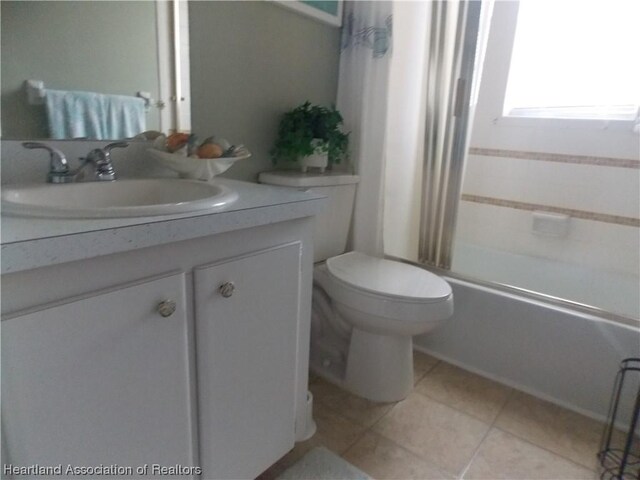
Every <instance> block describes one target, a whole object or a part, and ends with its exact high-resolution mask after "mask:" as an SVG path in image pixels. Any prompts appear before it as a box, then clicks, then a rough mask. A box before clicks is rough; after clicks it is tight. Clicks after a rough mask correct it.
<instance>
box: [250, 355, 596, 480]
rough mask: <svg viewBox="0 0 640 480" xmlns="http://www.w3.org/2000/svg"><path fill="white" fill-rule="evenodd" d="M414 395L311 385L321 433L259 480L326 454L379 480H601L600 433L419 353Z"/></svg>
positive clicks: (313, 381)
mask: <svg viewBox="0 0 640 480" xmlns="http://www.w3.org/2000/svg"><path fill="white" fill-rule="evenodd" d="M414 358H415V367H416V368H415V384H416V387H415V390H414V392H412V393H411V394H410V395H409V396H408V397H407V398H406V399H405V400H403V401H401V402H397V403H391V404H376V403H373V402H369V401H367V400H364V399H361V398H358V397H355V396H354V395H352V394H350V393H348V392H346V391H344V390H341V389H340V388H338V387H336V386H334V385H332V384H330V383H328V382H326V381H324V380H323V379H321V378H319V377H317V376H315V375H313V374H312V375H311V378H310V385H309V388H310V390H311V391H312V392H313V394H314V417H315V419H316V422H317V424H318V430H317V433H316V434H315V435H314V436H313V437H312V438H311V439H310V440H307V441H306V442H302V443H298V444H296V446H295V448H294V449H293V450H291V451H290V452H289V453H288V454H287V455H285V456H284V457H283V458H282V459H281V460H280V461H279V462H277V463H276V464H275V465H274V466H273V467H271V468H270V469H269V470H267V471H266V472H265V473H263V474H262V475H261V476H260V477H258V478H259V479H260V480H269V479H272V478H275V477H277V476H278V475H279V474H280V473H282V472H283V471H284V470H285V469H286V468H288V467H289V466H290V465H292V464H293V463H295V462H296V461H297V460H298V459H299V458H301V457H302V456H303V455H304V454H305V453H306V452H308V451H309V450H310V449H311V448H313V447H315V446H319V445H322V446H324V447H326V448H328V449H330V450H332V451H333V452H335V453H336V454H338V455H340V456H342V457H343V458H344V459H345V460H347V461H348V462H350V463H351V464H352V465H354V466H356V467H357V468H359V469H361V470H362V471H364V472H365V473H367V474H368V475H370V476H371V477H372V478H376V479H380V480H382V479H403V480H410V479H421V480H424V479H427V480H428V479H455V478H458V479H488V478H491V479H514V480H516V479H549V480H551V479H554V480H564V479H567V480H568V479H594V480H595V479H596V478H598V472H597V464H596V457H595V453H596V452H597V450H598V446H599V439H600V432H601V431H602V428H603V424H601V423H600V422H597V421H595V420H592V419H590V418H587V417H584V416H582V415H579V414H577V413H575V412H571V411H569V410H566V409H564V408H561V407H558V406H556V405H553V404H551V403H548V402H545V401H542V400H539V399H537V398H535V397H532V396H530V395H527V394H524V393H521V392H518V391H516V390H514V389H512V388H510V387H507V386H505V385H502V384H500V383H497V382H494V381H492V380H489V379H487V378H485V377H481V376H479V375H476V374H473V373H471V372H468V371H466V370H463V369H461V368H458V367H455V366H453V365H450V364H448V363H445V362H442V361H439V360H437V359H435V358H434V357H431V356H429V355H426V354H423V353H420V352H415V356H414Z"/></svg>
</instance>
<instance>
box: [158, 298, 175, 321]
mask: <svg viewBox="0 0 640 480" xmlns="http://www.w3.org/2000/svg"><path fill="white" fill-rule="evenodd" d="M175 311H176V302H174V301H173V300H163V301H162V302H160V303H159V304H158V313H159V314H160V315H161V316H163V317H170V316H171V315H173V312H175Z"/></svg>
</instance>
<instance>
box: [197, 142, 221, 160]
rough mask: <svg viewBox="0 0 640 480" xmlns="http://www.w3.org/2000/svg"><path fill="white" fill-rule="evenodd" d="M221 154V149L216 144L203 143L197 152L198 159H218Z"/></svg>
mask: <svg viewBox="0 0 640 480" xmlns="http://www.w3.org/2000/svg"><path fill="white" fill-rule="evenodd" d="M222 153H223V152H222V147H221V146H220V145H218V144H217V143H203V144H202V145H200V147H198V151H197V154H198V157H200V158H219V157H221V156H222Z"/></svg>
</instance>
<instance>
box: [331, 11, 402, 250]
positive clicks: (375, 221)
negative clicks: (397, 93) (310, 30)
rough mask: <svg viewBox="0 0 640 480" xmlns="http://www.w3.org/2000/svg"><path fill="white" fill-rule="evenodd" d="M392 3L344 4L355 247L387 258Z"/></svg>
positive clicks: (342, 92) (341, 91) (343, 76)
mask: <svg viewBox="0 0 640 480" xmlns="http://www.w3.org/2000/svg"><path fill="white" fill-rule="evenodd" d="M391 39H392V3H391V2H387V1H382V2H378V1H372V2H369V1H347V2H345V5H344V14H343V27H342V44H341V55H340V76H339V81H338V101H337V108H338V110H340V112H341V113H342V115H343V117H344V124H345V128H346V130H347V131H350V132H351V133H350V139H349V143H350V147H351V162H352V164H353V166H354V169H355V172H356V173H357V174H358V175H360V184H359V185H358V193H357V196H356V201H355V207H354V217H353V226H352V236H351V249H353V250H358V251H361V252H363V253H368V254H370V255H377V256H382V254H383V253H384V250H383V244H382V217H383V211H384V210H383V205H384V203H383V197H384V196H383V194H382V193H383V192H382V190H383V185H384V165H385V129H386V124H387V92H388V87H389V82H388V80H389V65H390V58H391Z"/></svg>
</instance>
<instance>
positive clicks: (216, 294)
mask: <svg viewBox="0 0 640 480" xmlns="http://www.w3.org/2000/svg"><path fill="white" fill-rule="evenodd" d="M300 253H301V251H300V244H299V243H292V244H287V245H283V246H280V247H276V248H272V249H269V250H264V251H260V252H256V253H254V254H250V255H247V256H244V257H240V258H233V259H230V260H227V261H223V262H220V263H217V264H213V265H210V266H206V267H201V268H198V269H196V270H195V271H194V278H195V302H196V306H195V308H196V346H197V362H198V363H197V366H198V410H199V432H200V460H201V465H202V471H203V473H202V478H217V479H220V478H255V477H256V476H257V475H258V474H260V473H261V472H262V471H263V470H265V469H266V468H268V467H269V466H270V465H272V464H273V463H275V462H276V461H277V460H278V459H279V458H280V457H281V456H283V455H284V454H285V453H286V452H287V451H288V450H290V449H291V448H292V447H293V444H294V427H295V425H294V423H295V368H296V349H297V341H296V340H297V325H298V302H299V293H300V292H299V288H300V286H299V282H300Z"/></svg>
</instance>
